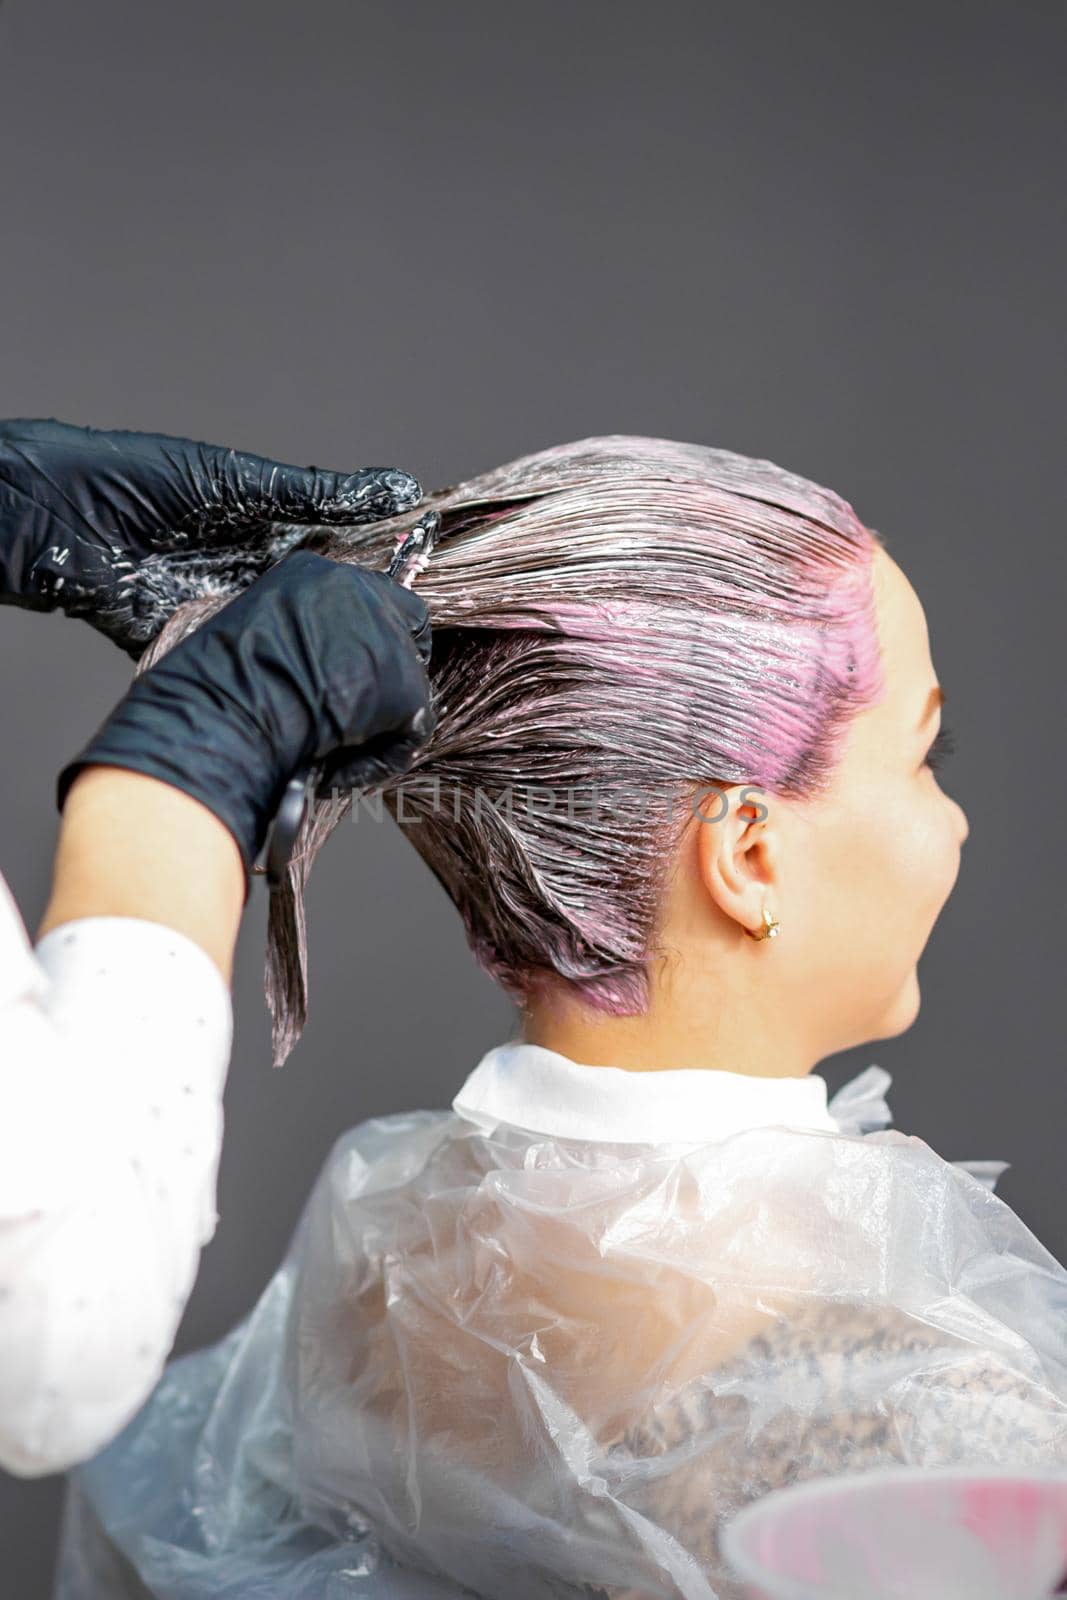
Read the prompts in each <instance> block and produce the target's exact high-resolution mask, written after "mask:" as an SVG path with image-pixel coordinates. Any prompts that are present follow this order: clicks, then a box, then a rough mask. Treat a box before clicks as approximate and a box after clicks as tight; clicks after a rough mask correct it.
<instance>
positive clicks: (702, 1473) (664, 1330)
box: [58, 435, 1067, 1600]
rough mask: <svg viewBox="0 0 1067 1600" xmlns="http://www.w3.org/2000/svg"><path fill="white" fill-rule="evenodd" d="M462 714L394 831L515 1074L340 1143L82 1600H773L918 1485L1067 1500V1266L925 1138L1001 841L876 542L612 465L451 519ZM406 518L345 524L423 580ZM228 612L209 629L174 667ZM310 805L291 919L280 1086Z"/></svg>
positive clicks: (111, 1489)
mask: <svg viewBox="0 0 1067 1600" xmlns="http://www.w3.org/2000/svg"><path fill="white" fill-rule="evenodd" d="M427 510H433V511H436V512H437V513H438V514H439V517H440V530H439V544H438V547H437V549H436V550H435V551H434V553H433V555H432V557H431V559H430V561H429V563H428V564H427V566H426V567H425V570H424V571H422V572H421V573H420V574H419V575H418V577H417V579H416V582H415V589H416V592H417V593H418V595H419V596H420V597H421V598H422V599H423V600H424V601H425V603H426V605H427V606H428V608H429V614H430V618H431V621H432V625H433V647H432V654H431V658H430V664H429V676H430V683H431V686H432V691H433V705H434V711H435V713H436V719H437V720H436V724H435V726H434V730H433V733H432V736H431V737H430V738H429V740H428V741H427V742H426V743H425V744H423V745H422V747H421V748H420V749H419V750H418V751H417V752H416V753H415V755H414V759H413V761H412V763H411V765H410V768H409V770H408V771H407V772H405V773H404V774H403V775H402V776H399V777H397V776H395V775H394V776H392V777H389V778H388V779H387V780H386V781H385V782H384V783H382V784H381V785H379V791H378V792H379V793H380V794H381V795H382V797H383V799H384V801H385V803H386V804H388V805H389V807H390V809H391V810H392V812H393V814H394V816H395V817H396V818H397V821H398V822H399V824H400V826H401V827H402V828H403V829H404V830H405V832H407V833H408V835H409V837H410V839H411V841H412V843H413V844H414V845H415V847H416V849H418V850H419V852H420V853H421V854H422V856H423V857H424V859H425V860H426V861H427V863H428V864H429V866H430V867H431V868H432V870H433V871H434V873H435V874H436V875H437V877H438V878H439V879H440V881H441V882H442V883H443V885H444V886H445V888H446V889H447V891H448V892H449V894H450V895H451V897H452V898H453V900H454V901H455V903H456V905H457V907H458V909H459V911H460V913H461V915H462V917H463V921H464V925H465V927H466V930H467V934H468V938H469V940H470V944H471V948H472V950H473V952H474V954H475V956H476V958H477V960H478V961H479V962H480V963H481V964H482V966H483V967H484V968H485V969H486V970H487V971H488V972H490V973H491V974H492V975H493V976H494V977H495V978H497V979H498V980H499V982H500V983H501V984H503V985H504V987H505V988H506V989H507V991H508V992H509V993H510V994H511V995H512V996H513V997H515V999H516V1000H517V1001H518V1003H519V1005H520V1007H521V1010H522V1017H523V1026H522V1032H521V1037H519V1038H517V1039H514V1040H512V1041H509V1042H508V1043H506V1044H502V1045H500V1046H498V1047H497V1048H495V1049H493V1050H491V1051H489V1053H488V1054H487V1055H486V1056H485V1057H484V1059H483V1060H482V1061H480V1062H479V1063H478V1064H477V1065H476V1066H475V1067H474V1070H473V1071H472V1072H471V1073H470V1075H469V1076H468V1078H467V1080H466V1082H465V1083H464V1084H463V1085H462V1087H461V1088H460V1090H459V1092H458V1093H457V1095H456V1097H455V1099H454V1101H453V1103H452V1106H451V1108H450V1109H449V1110H446V1111H423V1112H419V1113H415V1114H410V1113H404V1114H402V1115H396V1116H392V1117H379V1118H375V1119H372V1120H371V1121H368V1122H365V1123H363V1124H361V1125H360V1126H359V1127H357V1128H355V1129H353V1130H351V1131H350V1132H349V1133H347V1134H345V1135H344V1136H343V1137H342V1138H341V1139H340V1140H339V1141H338V1143H337V1145H336V1146H335V1148H334V1150H333V1152H332V1154H331V1156H330V1158H329V1160H328V1162H327V1165H326V1167H325V1169H324V1171H323V1173H322V1175H321V1178H320V1180H319V1182H318V1184H317V1185H316V1188H315V1191H314V1193H313V1194H312V1197H311V1199H310V1201H309V1204H308V1207H307V1209H306V1212H305V1214H304V1217H303V1218H302V1220H301V1223H300V1226H299V1228H298V1230H297V1233H296V1235H295V1237H294V1240H293V1242H292V1245H291V1247H290V1250H289V1253H288V1255H287V1258H286V1260H285V1262H284V1264H283V1266H282V1267H281V1269H280V1270H279V1272H278V1273H277V1275H276V1276H275V1278H274V1279H273V1280H272V1282H271V1283H270V1285H269V1286H268V1288H267V1289H266V1291H265V1292H264V1294H263V1296H262V1297H261V1299H260V1301H259V1303H258V1305H257V1306H256V1307H255V1309H254V1310H253V1311H252V1312H251V1313H250V1315H249V1316H248V1317H247V1318H246V1320H245V1321H244V1322H243V1323H242V1324H241V1325H240V1327H238V1328H237V1329H235V1330H234V1332H233V1333H232V1334H230V1335H229V1336H228V1338H226V1339H225V1340H223V1341H222V1342H221V1343H220V1344H219V1345H217V1346H215V1347H214V1348H213V1349H211V1350H208V1351H206V1352H202V1353H199V1354H196V1355H193V1356H190V1357H186V1358H185V1359H183V1360H180V1361H177V1362H175V1363H173V1364H172V1366H171V1367H170V1368H169V1369H168V1371H167V1373H166V1374H165V1376H164V1378H163V1380H162V1382H161V1383H160V1385H159V1387H158V1389H157V1390H156V1392H155V1394H154V1395H153V1398H152V1400H151V1401H150V1403H149V1404H148V1405H147V1406H146V1407H145V1409H144V1410H143V1411H142V1412H141V1413H140V1415H139V1416H138V1417H137V1418H136V1419H135V1420H134V1422H133V1423H131V1424H130V1426H129V1428H128V1429H127V1430H126V1432H125V1433H124V1434H123V1435H122V1436H120V1438H119V1439H118V1440H117V1441H116V1442H115V1444H114V1445H112V1446H111V1447H110V1448H109V1449H108V1450H106V1451H104V1452H103V1453H102V1454H101V1455H99V1456H98V1457H97V1458H96V1459H95V1460H94V1461H93V1462H91V1463H90V1464H89V1465H88V1466H86V1467H84V1468H82V1469H80V1470H79V1471H78V1472H77V1474H75V1476H74V1479H73V1482H72V1485H71V1490H70V1495H69V1500H68V1508H67V1522H66V1533H65V1543H64V1552H63V1556H62V1559H61V1563H60V1578H59V1591H58V1592H59V1594H60V1596H61V1597H62V1600H75V1597H77V1600H84V1597H88V1596H93V1597H95V1596H103V1595H108V1596H114V1595H126V1594H129V1595H138V1596H143V1595H158V1596H166V1597H168V1600H174V1597H181V1600H201V1597H203V1600H207V1597H208V1596H211V1597H212V1600H219V1597H222V1596H226V1597H230V1596H233V1597H235V1600H236V1597H237V1596H238V1595H240V1596H242V1597H243V1600H246V1597H248V1596H250V1595H253V1594H264V1595H265V1594H271V1595H274V1594H278V1595H282V1594H284V1595H285V1596H286V1597H287V1600H311V1597H313V1596H314V1597H316V1600H320V1597H322V1596H325V1595H331V1596H333V1595H338V1596H340V1595H345V1596H349V1595H352V1596H361V1595H366V1596H374V1597H384V1596H387V1595H388V1596H390V1597H394V1596H433V1595H454V1594H459V1593H474V1594H475V1595H482V1596H493V1597H496V1596H501V1597H503V1596H507V1597H508V1600H512V1597H531V1600H532V1597H535V1596H536V1597H542V1596H546V1595H565V1594H584V1595H588V1596H605V1595H607V1596H612V1597H619V1596H631V1595H633V1596H637V1595H641V1596H650V1595H655V1596H682V1597H685V1600H697V1597H700V1600H712V1597H715V1596H721V1597H726V1596H731V1595H735V1594H736V1593H737V1592H738V1590H737V1586H736V1583H735V1581H734V1580H733V1579H731V1577H730V1574H729V1572H728V1571H727V1570H726V1568H725V1565H724V1562H723V1558H722V1556H721V1553H720V1544H719V1534H720V1531H721V1528H722V1527H723V1525H724V1523H725V1522H726V1521H727V1520H728V1519H729V1517H730V1516H732V1515H733V1513H734V1512H735V1511H736V1510H738V1509H739V1508H740V1507H741V1506H742V1505H744V1504H746V1503H747V1502H749V1501H751V1500H752V1499H754V1498H756V1497H758V1496H759V1495H761V1494H763V1493H765V1492H767V1491H768V1490H770V1489H772V1488H775V1487H779V1486H782V1485H785V1484H788V1483H790V1482H794V1481H799V1480H803V1479H805V1478H811V1477H816V1476H819V1475H822V1474H826V1473H835V1472H843V1471H849V1470H857V1471H862V1470H865V1469H868V1468H870V1467H875V1466H883V1465H889V1464H893V1463H911V1464H916V1465H924V1466H948V1465H954V1464H961V1463H967V1464H972V1463H977V1462H987V1463H993V1464H996V1465H997V1466H1006V1465H1018V1466H1023V1467H1033V1466H1042V1467H1047V1466H1050V1465H1053V1464H1057V1463H1067V1356H1065V1352H1064V1345H1063V1326H1064V1320H1063V1319H1064V1312H1065V1311H1067V1274H1065V1273H1064V1270H1063V1269H1062V1267H1060V1266H1059V1264H1058V1263H1057V1262H1056V1261H1055V1260H1054V1259H1053V1258H1052V1257H1051V1256H1050V1255H1049V1254H1048V1252H1047V1251H1045V1250H1044V1249H1043V1248H1042V1246H1041V1245H1040V1244H1039V1243H1038V1241H1037V1240H1036V1239H1035V1238H1034V1237H1033V1235H1032V1234H1031V1233H1030V1232H1029V1230H1028V1229H1027V1228H1026V1227H1025V1226H1024V1224H1023V1223H1022V1222H1021V1221H1020V1220H1019V1219H1018V1218H1017V1217H1016V1216H1015V1215H1014V1214H1013V1213H1012V1211H1011V1210H1010V1209H1009V1208H1008V1207H1007V1206H1006V1205H1004V1204H1003V1202H1001V1201H1000V1200H999V1199H998V1198H997V1197H996V1196H995V1194H994V1193H993V1192H992V1189H993V1184H994V1182H995V1179H996V1176H997V1175H998V1173H999V1171H1000V1170H1001V1169H1002V1164H1001V1163H997V1162H985V1163H983V1162H975V1163H969V1164H964V1163H956V1164H953V1163H949V1162H946V1161H944V1160H942V1159H941V1158H940V1157H939V1156H938V1155H937V1154H936V1153H935V1152H934V1151H933V1150H931V1149H930V1147H929V1146H928V1145H926V1144H925V1143H924V1142H923V1141H922V1140H921V1139H918V1138H915V1137H910V1136H906V1135H904V1134H902V1133H899V1132H897V1131H895V1130H893V1129H891V1128H890V1127H889V1126H888V1124H889V1120H890V1119H889V1111H888V1108H887V1106H886V1103H885V1099H884V1091H885V1089H886V1088H887V1086H888V1082H889V1078H888V1074H886V1073H885V1072H883V1071H882V1070H881V1069H879V1068H876V1067H871V1068H868V1069H867V1071H866V1072H865V1073H862V1074H861V1075H860V1076H859V1078H857V1079H856V1080H854V1082H853V1083H851V1084H850V1085H848V1086H846V1088H845V1089H843V1090H841V1091H840V1092H839V1093H838V1094H837V1095H836V1096H834V1098H833V1099H832V1100H831V1101H830V1102H829V1103H828V1102H827V1092H826V1083H825V1080H824V1079H823V1078H822V1077H820V1076H819V1075H818V1074H817V1073H816V1071H815V1068H816V1067H817V1066H818V1064H819V1063H820V1061H822V1060H823V1059H824V1058H826V1057H827V1056H830V1055H833V1054H834V1053H836V1052H837V1051H840V1050H844V1049H847V1048H849V1047H851V1046H855V1045H858V1044H862V1043H864V1042H865V1041H867V1040H874V1039H884V1038H888V1037H892V1036H895V1035H898V1034H899V1033H901V1032H902V1031H903V1030H905V1029H906V1028H908V1027H909V1026H910V1024H911V1023H912V1022H913V1021H914V1019H915V1016H916V1014H917V1011H918V1007H919V985H918V979H917V974H916V964H917V962H918V959H919V957H920V955H921V953H922V950H923V948H924V946H925V943H926V941H927V938H928V937H929V934H930V931H931V929H932V927H933V925H934V922H935V921H936V919H937V916H938V914H939V912H940V910H941V908H942V906H943V905H944V903H945V900H946V899H947V897H948V895H949V893H950V892H951V890H952V887H953V884H954V882H955V879H956V875H957V872H958V869H959V864H960V851H961V847H962V845H963V842H964V840H965V839H966V836H967V821H966V818H965V816H964V813H963V811H962V810H961V808H960V806H959V805H958V804H957V803H956V801H955V800H953V799H952V798H950V797H949V796H948V795H947V794H946V793H945V792H944V791H943V789H942V788H941V786H940V784H939V781H938V777H937V765H938V762H939V759H940V756H941V754H942V753H943V749H944V744H945V735H944V734H943V732H939V728H938V719H939V708H940V705H941V702H942V700H943V698H944V696H943V693H942V690H941V687H940V685H939V683H938V681H937V676H936V673H935V670H934V666H933V663H932V659H931V654H930V647H929V642H928V638H927V630H926V624H925V619H924V616H923V611H922V607H921V605H920V602H919V600H918V598H917V597H916V595H915V593H914V590H913V589H912V588H911V586H910V584H909V583H908V580H907V578H906V577H905V575H904V574H903V572H902V571H901V569H900V568H899V566H898V565H897V564H896V563H895V562H894V561H893V559H892V558H891V557H890V555H889V554H888V552H887V549H886V546H885V541H884V540H883V539H881V538H880V537H879V536H878V535H876V534H875V533H873V532H872V531H871V530H870V529H868V528H866V527H865V526H864V525H863V524H862V523H861V522H860V521H859V520H858V518H857V517H856V515H855V514H854V512H853V511H852V509H851V508H850V507H849V506H848V505H847V504H845V503H844V502H843V501H842V500H841V499H839V498H838V497H837V496H836V495H834V494H832V493H830V492H829V491H827V490H825V489H822V488H819V487H817V486H816V485H814V484H812V483H809V482H807V481H806V480H804V479H802V478H799V477H796V476H794V475H793V474H791V473H788V472H785V471H783V470H781V469H779V468H777V467H775V466H773V465H771V464H770V463H768V462H764V461H754V460H748V459H745V458H743V457H740V456H737V455H732V454H729V453H726V452H723V451H718V450H713V449H709V448H705V447H702V446H698V445H691V444H681V443H677V442H674V441H668V440H660V439H647V438H636V437H628V436H622V435H611V436H607V437H604V438H592V439H585V440H581V441H578V442H576V443H572V444H567V445H562V446H559V447H556V448H553V449H548V450H544V451H541V452H539V453H537V454H535V455H531V456H527V457H523V458H521V459H520V460H517V461H514V462H511V463H509V464H508V465H506V466H504V467H501V468H499V469H498V470H496V471H494V472H490V473H487V474H485V475H484V476H482V477H479V478H475V479H472V480H470V481H468V482H465V483H461V484H458V485H454V486H452V487H449V488H447V489H444V490H441V491H439V492H438V493H436V494H432V495H430V496H428V497H427V498H426V500H425V501H424V502H423V504H422V505H421V506H420V512H421V513H423V514H425V512H426V511H427ZM411 521H412V517H411V515H410V514H409V515H408V516H407V517H406V518H405V517H403V516H401V517H398V518H393V519H391V520H387V521H381V522H376V523H374V524H373V525H370V526H363V527H356V528H351V529H345V528H333V529H330V530H325V529H324V530H321V532H320V533H319V534H318V535H316V536H315V538H314V540H313V543H314V544H315V547H316V548H317V550H318V551H319V552H320V553H322V554H325V555H327V556H329V557H331V558H332V559H334V560H336V561H340V562H350V563H356V564H359V565H364V566H368V567H372V568H379V569H380V568H382V567H384V565H385V563H386V561H387V560H388V557H389V554H390V552H391V550H392V549H393V546H394V544H395V540H396V536H397V534H398V533H402V532H403V531H404V530H405V529H406V528H408V527H410V525H411ZM219 603H220V601H219V599H218V598H215V599H202V600H198V601H194V602H193V603H191V604H190V605H188V606H186V607H184V608H183V609H182V610H181V611H179V612H178V613H177V615H176V616H175V617H174V618H173V619H172V620H171V622H170V623H169V624H168V626H167V628H166V629H165V630H164V632H163V634H162V636H161V637H160V639H159V640H158V641H157V644H156V645H155V646H154V647H153V650H152V652H151V653H150V655H151V659H153V660H157V659H159V658H160V657H161V656H163V655H165V653H166V652H167V650H169V649H170V648H171V646H173V645H174V644H175V643H176V642H177V641H178V640H180V639H181V638H182V637H183V635H185V634H187V633H189V632H191V631H192V630H194V629H195V628H196V627H197V625H198V624H199V623H200V622H201V621H202V620H203V619H204V617H205V616H206V615H208V614H209V613H210V612H211V611H212V610H214V609H217V607H218V605H219ZM349 804H350V797H349V796H347V795H343V794H342V795H338V796H334V797H332V798H323V799H320V800H319V801H318V802H317V803H316V805H315V807H314V810H313V812H312V814H311V815H310V817H309V818H308V819H307V821H306V823H305V826H304V830H303V834H302V836H301V837H300V838H299V839H298V841H297V847H296V850H295V855H294V862H293V865H292V867H291V868H290V871H289V881H288V884H287V887H286V890H285V894H284V896H283V897H281V898H279V899H277V901H276V903H275V908H274V911H273V913H272V922H271V939H272V947H271V951H270V971H269V985H268V987H269V994H270V997H271V1002H272V1006H273V1009H274V1013H275V1043H276V1054H277V1056H278V1058H279V1059H282V1058H284V1055H285V1053H286V1052H287V1050H288V1049H289V1048H290V1046H291V1044H292V1042H293V1040H294V1039H295V1037H296V1035H297V1033H298V1032H299V1027H300V1024H301V1022H302V1019H303V1009H304V960H305V950H304V936H303V917H302V910H301V905H300V895H301V892H302V888H303V883H304V880H305V877H306V873H307V870H308V867H309V864H310V861H311V859H312V857H313V855H314V853H315V850H316V849H317V848H318V847H319V845H321V843H322V842H323V839H324V838H325V836H326V835H327V833H328V832H329V831H330V829H331V828H332V827H333V826H335V825H336V823H337V822H338V821H339V820H340V818H341V816H342V815H343V814H344V812H345V810H346V809H347V807H348V805H349Z"/></svg>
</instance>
